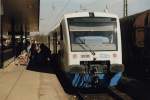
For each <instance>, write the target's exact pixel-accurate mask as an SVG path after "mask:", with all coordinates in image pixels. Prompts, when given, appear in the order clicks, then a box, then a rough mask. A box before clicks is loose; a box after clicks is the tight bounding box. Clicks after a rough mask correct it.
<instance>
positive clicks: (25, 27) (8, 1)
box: [1, 0, 40, 32]
mask: <svg viewBox="0 0 150 100" xmlns="http://www.w3.org/2000/svg"><path fill="white" fill-rule="evenodd" d="M1 5H2V10H3V11H2V12H3V14H2V16H1V25H2V31H3V32H37V31H39V8H40V6H39V5H40V0H1Z"/></svg>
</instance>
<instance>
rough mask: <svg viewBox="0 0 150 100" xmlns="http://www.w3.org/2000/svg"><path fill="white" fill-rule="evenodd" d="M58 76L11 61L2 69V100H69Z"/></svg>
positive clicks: (0, 82) (0, 99)
mask: <svg viewBox="0 0 150 100" xmlns="http://www.w3.org/2000/svg"><path fill="white" fill-rule="evenodd" d="M69 98H70V96H69V95H67V94H66V93H65V91H64V90H63V88H62V87H61V84H60V83H59V81H58V79H57V76H56V75H55V74H50V73H42V72H35V71H29V70H26V66H22V65H15V64H14V62H13V63H11V64H10V65H9V66H8V67H7V68H5V69H0V100H68V99H69ZM69 100H70V99H69Z"/></svg>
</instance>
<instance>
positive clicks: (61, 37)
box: [60, 24, 63, 40]
mask: <svg viewBox="0 0 150 100" xmlns="http://www.w3.org/2000/svg"><path fill="white" fill-rule="evenodd" d="M60 40H63V29H62V24H60Z"/></svg>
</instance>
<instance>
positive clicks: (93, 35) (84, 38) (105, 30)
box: [68, 17, 117, 51]
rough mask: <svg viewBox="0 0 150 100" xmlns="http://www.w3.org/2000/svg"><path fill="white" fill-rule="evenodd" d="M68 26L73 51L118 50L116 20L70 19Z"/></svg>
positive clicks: (98, 18) (99, 18)
mask: <svg viewBox="0 0 150 100" xmlns="http://www.w3.org/2000/svg"><path fill="white" fill-rule="evenodd" d="M68 24H69V33H70V43H71V49H72V51H88V50H89V49H92V50H94V51H99V50H100V51H107V50H108V51H109V50H117V35H116V19H115V18H101V17H97V18H96V17H95V18H69V19H68ZM85 44H86V45H85ZM87 46H88V47H87Z"/></svg>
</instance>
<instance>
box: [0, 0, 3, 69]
mask: <svg viewBox="0 0 150 100" xmlns="http://www.w3.org/2000/svg"><path fill="white" fill-rule="evenodd" d="M2 15H3V6H2V3H1V0H0V68H2V67H3V30H2Z"/></svg>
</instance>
